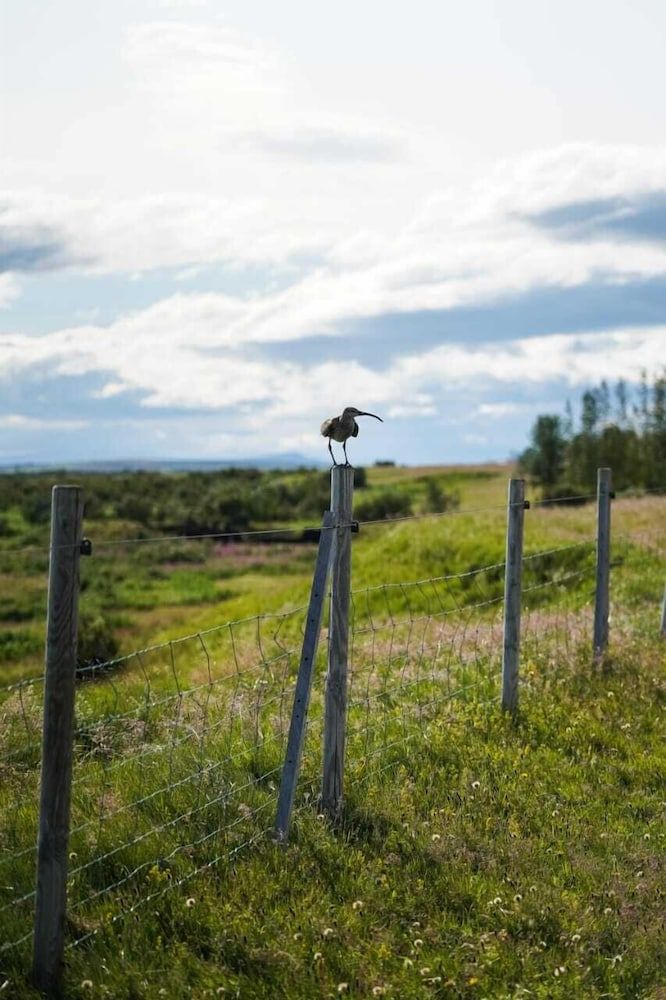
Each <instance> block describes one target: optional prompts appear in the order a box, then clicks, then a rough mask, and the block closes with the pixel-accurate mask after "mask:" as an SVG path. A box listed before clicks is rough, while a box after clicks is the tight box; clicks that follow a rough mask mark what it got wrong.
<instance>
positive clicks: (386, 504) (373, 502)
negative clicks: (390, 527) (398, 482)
mask: <svg viewBox="0 0 666 1000" xmlns="http://www.w3.org/2000/svg"><path fill="white" fill-rule="evenodd" d="M411 513H412V501H411V498H410V496H409V494H408V493H405V492H403V490H398V489H386V490H379V491H378V492H376V493H372V494H371V495H370V496H367V497H363V498H362V499H361V500H359V501H358V503H357V504H356V506H355V509H354V517H355V518H357V520H359V521H381V520H385V519H387V518H391V517H404V516H405V515H407V514H411Z"/></svg>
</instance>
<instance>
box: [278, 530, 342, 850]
mask: <svg viewBox="0 0 666 1000" xmlns="http://www.w3.org/2000/svg"><path fill="white" fill-rule="evenodd" d="M334 523H335V519H334V516H333V514H332V513H331V512H330V511H326V513H325V514H324V523H323V526H322V531H321V534H320V536H319V549H318V550H317V561H316V563H315V570H314V576H313V578H312V588H311V590H310V603H309V605H308V614H307V618H306V620H305V635H304V637H303V648H302V650H301V662H300V665H299V668H298V676H297V678H296V690H295V692H294V704H293V707H292V710H291V722H290V724H289V736H288V738H287V752H286V754H285V759H284V767H283V768H282V779H281V781H280V795H279V798H278V807H277V815H276V818H275V835H276V837H277V838H278V840H286V839H287V836H288V834H289V822H290V820H291V810H292V808H293V805H294V793H295V791H296V783H297V782H298V772H299V770H300V766H301V757H302V754H303V739H304V737H305V726H306V721H307V715H308V705H309V704H310V691H311V689H312V673H313V670H314V664H315V659H316V657H317V646H318V644H319V633H320V631H321V618H322V612H323V608H324V597H325V595H326V581H327V579H328V570H329V567H330V562H331V548H332V545H333V525H334Z"/></svg>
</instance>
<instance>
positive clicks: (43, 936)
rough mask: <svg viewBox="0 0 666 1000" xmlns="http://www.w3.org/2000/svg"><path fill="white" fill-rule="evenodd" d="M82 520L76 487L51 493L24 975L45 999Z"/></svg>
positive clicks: (65, 809) (51, 987)
mask: <svg viewBox="0 0 666 1000" xmlns="http://www.w3.org/2000/svg"><path fill="white" fill-rule="evenodd" d="M82 513H83V491H82V490H81V488H80V487H78V486H54V487H53V494H52V500H51V549H50V559H49V590H48V612H47V624H46V665H45V676H44V728H43V738H42V772H41V786H40V803H39V839H38V843H37V887H36V901H35V935H34V945H33V968H32V971H33V980H34V983H35V986H36V987H37V989H39V990H41V991H42V992H43V993H45V994H46V995H47V996H49V997H52V996H58V994H59V991H60V980H61V975H62V964H63V950H64V940H65V916H66V902H67V847H68V842H69V807H70V797H71V784H72V750H73V747H72V744H73V728H74V681H75V674H76V641H77V625H78V601H79V558H80V548H81V522H82Z"/></svg>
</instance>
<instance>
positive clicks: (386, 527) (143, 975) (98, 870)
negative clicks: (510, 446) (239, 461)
mask: <svg viewBox="0 0 666 1000" xmlns="http://www.w3.org/2000/svg"><path fill="white" fill-rule="evenodd" d="M510 474H511V470H510V468H508V467H497V466H486V467H478V468H476V467H472V468H469V467H462V468H429V469H416V468H398V467H392V466H385V467H375V468H372V469H368V470H367V477H366V479H365V485H363V486H360V487H359V488H358V490H357V492H356V497H357V501H358V510H359V512H365V516H362V514H361V513H359V515H358V516H359V519H360V520H368V521H375V518H374V517H372V516H368V515H371V514H372V513H373V511H375V510H376V511H382V510H386V509H390V510H393V511H394V513H396V514H399V513H400V511H403V512H405V513H406V512H408V511H409V512H411V513H414V514H419V515H423V516H422V517H419V518H418V519H415V520H399V519H395V520H391V519H389V520H385V521H382V520H381V519H377V520H378V523H372V524H367V525H361V530H360V533H359V534H358V535H357V536H354V541H353V570H352V591H353V593H352V634H351V657H350V658H351V683H350V692H349V731H348V744H347V773H346V796H345V806H344V810H343V812H342V814H341V816H340V817H339V820H338V821H337V822H330V821H328V820H327V819H324V817H323V816H322V815H321V814H320V813H319V810H318V806H317V795H318V788H319V780H320V779H319V775H320V756H321V731H322V711H323V706H322V701H323V677H324V671H325V662H324V661H325V645H326V643H325V632H324V641H323V642H322V643H321V646H320V654H319V658H318V664H317V671H316V677H315V683H314V690H313V695H312V703H311V716H310V717H311V721H310V725H309V729H308V736H307V740H306V747H305V756H304V761H303V767H302V772H301V778H300V782H299V789H298V795H297V808H296V813H295V816H294V821H293V826H292V832H291V837H290V839H289V842H288V843H287V844H286V845H283V844H277V843H275V842H274V841H273V840H272V838H271V836H270V830H271V827H272V822H273V818H274V810H275V803H276V796H277V788H278V784H279V778H280V768H281V762H282V759H283V753H284V741H285V734H286V731H287V728H288V724H289V713H290V709H291V699H292V696H293V684H294V679H295V672H296V669H297V665H298V654H299V646H300V641H301V637H302V629H303V621H304V615H305V610H304V604H305V602H306V601H307V596H308V592H309V587H310V582H311V572H312V566H313V561H314V554H315V544H314V543H312V542H308V541H302V540H300V531H301V529H302V528H304V527H306V526H312V525H316V524H317V522H318V520H319V517H314V516H308V515H307V512H308V509H309V505H310V507H312V509H314V505H315V503H316V502H319V501H320V499H321V496H322V482H321V477H319V479H315V478H306V477H305V476H304V474H303V473H302V472H296V473H283V474H277V473H269V474H266V479H265V480H256V481H252V483H251V489H252V491H253V500H252V502H253V504H254V505H255V506H254V508H253V509H254V511H255V516H254V517H253V519H252V520H251V522H249V523H243V524H242V525H241V527H240V528H239V530H251V529H252V528H264V527H267V526H269V525H271V526H272V525H275V524H289V523H291V524H292V525H293V526H294V528H295V529H297V530H296V531H295V533H294V535H293V537H289V536H286V537H285V538H284V539H283V540H282V541H279V542H274V541H273V542H271V543H270V544H265V543H261V542H260V541H258V540H256V539H255V540H252V541H250V540H248V541H238V540H233V541H229V540H214V539H209V540H204V539H199V540H194V539H190V540H186V541H160V542H157V543H155V542H146V543H145V544H137V545H130V544H124V543H122V542H121V541H120V540H122V539H127V538H137V537H143V538H149V537H152V536H153V535H163V534H170V533H172V532H171V531H170V530H169V525H171V524H173V525H176V524H178V523H180V522H179V520H178V518H180V517H181V513H180V512H176V514H175V515H174V513H173V512H169V511H166V512H165V511H164V510H163V509H162V508H159V512H158V506H159V504H158V501H157V500H155V502H154V503H153V504H152V506H151V504H147V503H143V505H142V504H140V503H139V502H138V498H134V501H135V502H134V503H133V504H132V503H125V505H124V507H123V508H122V510H120V509H119V502H118V500H117V497H116V495H115V494H114V491H113V484H99V483H90V488H91V490H92V491H93V492H94V495H95V498H96V502H95V504H94V505H93V507H92V509H91V516H90V517H87V519H86V525H85V533H86V535H88V536H89V537H90V538H91V539H92V540H93V555H92V557H90V558H88V559H83V560H82V591H81V613H82V621H83V629H84V630H85V631H84V637H85V651H86V656H85V664H84V665H83V669H82V673H81V681H80V683H79V685H78V689H77V719H76V740H75V765H74V785H73V802H72V835H71V842H70V851H71V853H70V880H71V881H70V887H69V890H68V892H69V912H68V934H67V937H68V948H67V952H66V968H65V995H66V996H67V997H74V998H79V997H107V998H125V997H127V998H153V997H174V998H179V997H216V996H229V997H239V998H246V997H247V998H255V997H256V998H277V997H285V998H304V1000H307V998H311V997H334V996H335V997H337V996H341V995H346V996H350V997H374V996H386V997H394V998H403V997H404V998H407V1000H411V998H421V997H477V998H481V997H506V998H513V997H516V998H517V997H523V996H524V997H541V998H550V997H562V998H564V997H590V998H593V997H600V996H609V997H627V998H633V997H645V998H654V1000H656V998H657V997H659V996H660V995H661V994H660V992H659V991H660V988H661V987H662V986H663V983H664V981H665V979H666V963H665V961H664V957H663V911H664V900H663V884H664V870H663V869H664V865H663V860H664V827H663V809H664V800H665V799H666V794H665V791H666V789H665V787H664V773H666V769H665V767H664V765H665V763H666V761H665V760H664V754H663V744H660V743H659V734H660V732H661V733H662V734H663V707H664V659H665V657H664V644H663V640H661V639H660V636H659V605H660V601H661V596H662V591H663V586H664V582H665V579H666V573H665V569H666V559H665V555H666V551H665V544H666V541H665V539H666V531H665V524H666V499H664V498H663V497H657V496H651V497H650V496H648V497H642V498H632V497H630V496H619V497H618V498H617V499H616V500H615V501H614V505H613V539H614V541H613V570H612V596H611V646H610V651H609V656H608V658H607V660H606V662H605V663H604V665H603V666H599V665H596V666H595V665H593V664H592V662H591V655H590V652H591V614H592V602H593V587H594V579H593V566H594V551H593V544H592V543H593V538H594V528H595V510H594V505H593V504H591V503H587V504H580V505H574V506H570V505H565V504H558V505H555V506H546V505H541V504H539V503H535V504H533V506H532V508H531V509H530V510H529V511H527V512H526V515H525V556H526V559H525V564H524V591H525V594H524V619H523V621H524V633H523V652H522V661H521V694H520V711H519V713H518V716H517V717H516V719H515V720H513V721H511V720H509V719H507V718H506V717H505V716H504V715H503V713H502V712H501V711H500V710H499V708H498V704H497V702H498V692H499V679H500V669H501V609H502V600H501V598H502V590H503V569H502V566H501V563H502V560H503V558H504V534H505V510H503V509H502V506H503V504H504V503H505V497H506V488H507V479H508V476H509V475H510ZM317 475H318V474H317ZM299 477H300V478H299ZM37 479H38V482H37V483H36V484H32V485H31V490H29V491H28V492H29V493H30V495H31V497H32V500H31V503H32V506H31V507H30V509H29V510H27V509H26V508H24V507H23V506H22V505H21V502H20V492H19V491H18V490H16V489H14V490H13V492H12V490H11V489H10V488H9V487H7V489H6V491H5V501H4V509H3V510H1V511H0V514H1V515H2V522H0V526H1V527H2V530H1V531H0V684H2V685H4V686H5V687H4V690H3V692H2V695H1V699H2V700H1V701H0V779H1V780H0V996H3V995H5V994H4V993H3V990H4V991H6V995H7V996H12V997H18V998H21V997H32V996H36V994H35V993H34V991H33V990H32V989H31V987H30V984H29V977H28V972H29V965H30V939H29V933H30V927H31V922H30V921H31V913H32V905H33V903H34V900H33V899H32V897H31V895H30V894H31V892H32V888H33V881H34V865H35V852H34V842H35V831H36V796H37V790H38V765H39V726H40V698H41V693H42V692H41V682H40V680H39V674H40V669H41V661H42V656H43V652H42V643H43V632H44V612H45V577H46V567H47V562H46V555H45V552H44V546H45V545H47V544H48V525H47V524H45V523H44V521H43V506H42V507H40V506H39V501H40V498H41V494H42V486H43V487H44V488H45V492H46V496H47V497H48V482H47V479H46V477H44V478H43V480H39V477H37ZM149 485H150V490H152V489H153V487H154V489H155V496H158V495H159V489H160V482H159V480H158V481H156V483H155V484H152V480H151V481H150V484H149ZM196 485H197V491H199V492H201V486H202V481H201V480H198V481H197V484H196ZM204 485H206V484H204ZM144 486H145V484H144ZM84 487H85V484H84ZM187 488H188V487H187V484H184V485H183V484H179V483H177V482H175V479H174V480H173V481H172V480H170V479H169V477H165V479H164V482H163V485H162V486H161V492H162V493H163V494H167V493H170V492H171V493H173V492H174V491H176V490H180V492H181V495H182V496H185V495H186V490H187ZM206 488H207V487H206ZM215 488H216V489H217V486H216V487H215ZM225 489H226V486H225ZM262 489H265V490H266V491H268V492H271V491H272V492H271V495H272V496H273V498H275V497H279V498H281V499H280V502H281V503H282V500H284V501H285V503H288V504H292V506H293V509H294V516H293V518H291V519H289V518H285V517H284V512H285V507H284V506H282V507H281V508H280V507H278V506H276V507H275V508H274V509H275V511H277V512H278V513H279V514H280V515H281V516H279V517H277V518H275V519H268V518H266V517H265V514H266V510H267V506H266V504H265V503H264V500H263V498H262V497H261V496H259V498H258V499H257V497H258V495H259V493H260V491H261V490H262ZM150 490H149V489H148V488H145V489H144V497H143V499H144V500H145V499H146V497H149V496H150V495H151V494H150ZM12 498H13V502H12V503H10V502H9V501H10V500H12ZM17 498H18V499H17ZM533 499H534V500H538V497H536V496H534V497H533ZM227 501H228V498H227V500H225V503H227V506H226V507H225V508H224V510H225V511H228V510H229V509H231V508H230V506H229V503H228V502H227ZM160 502H161V500H160ZM216 502H217V501H216ZM320 506H321V504H320ZM148 508H150V509H148ZM211 509H212V508H211V506H210V504H209V506H208V508H207V509H204V508H203V507H202V511H201V516H200V517H199V519H198V520H197V525H199V526H206V525H210V524H211V523H214V524H215V526H220V522H219V520H214V521H213V522H211V517H213V515H214V514H215V511H217V512H218V514H217V515H216V516H218V517H219V510H221V509H222V507H221V506H219V505H218V507H216V508H215V510H213V513H211ZM468 511H469V512H468ZM130 514H134V515H135V516H134V517H130V516H129V515H130ZM93 515H94V516H93ZM158 516H159V518H161V519H162V520H159V523H158V525H157V526H158V527H160V526H161V527H162V529H163V530H157V531H156V530H155V526H156V523H157V522H156V523H153V521H151V518H153V519H156V518H158ZM403 516H404V515H403ZM167 517H171V518H173V519H174V520H173V521H169V520H167ZM40 518H42V520H41V521H40ZM230 523H231V522H229V523H226V522H225V524H224V527H229V524H230ZM173 533H180V532H173ZM19 550H21V551H19ZM229 623H231V624H229ZM96 660H97V661H100V660H113V661H114V662H113V663H112V664H110V665H109V666H108V667H103V668H99V667H98V668H93V664H94V663H95V661H96ZM31 678H36V679H35V680H34V681H33V682H30V679H31ZM23 681H25V682H26V683H19V682H23ZM8 684H14V685H17V684H18V686H15V687H13V688H11V689H7V687H6V685H8ZM24 897H25V898H24ZM3 942H5V944H11V945H12V947H6V948H5V949H4V950H1V949H2V948H3Z"/></svg>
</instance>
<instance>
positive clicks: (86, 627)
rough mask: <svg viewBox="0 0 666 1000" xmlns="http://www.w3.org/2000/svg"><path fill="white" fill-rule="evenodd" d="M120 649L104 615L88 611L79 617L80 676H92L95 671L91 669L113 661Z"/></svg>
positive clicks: (78, 661) (78, 655)
mask: <svg viewBox="0 0 666 1000" xmlns="http://www.w3.org/2000/svg"><path fill="white" fill-rule="evenodd" d="M118 649H119V646H118V640H117V639H116V637H115V635H114V633H113V629H112V627H111V625H110V624H109V622H108V621H107V620H106V618H104V616H103V615H100V614H99V613H97V614H96V613H91V612H86V611H84V612H82V613H81V614H80V615H79V638H78V648H77V673H78V674H80V675H82V676H84V677H86V676H92V675H93V673H94V671H91V670H90V669H89V668H90V667H95V666H97V665H99V664H103V663H106V662H107V660H112V659H113V658H114V657H115V656H117V655H118Z"/></svg>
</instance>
